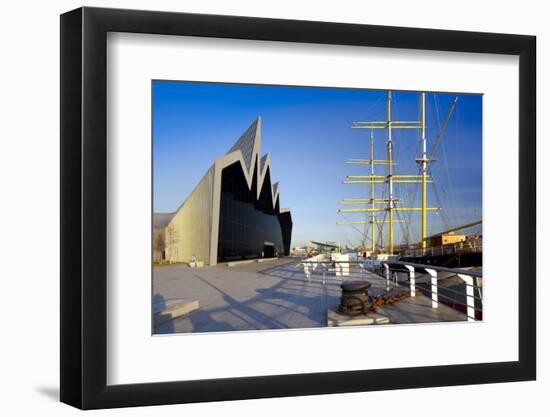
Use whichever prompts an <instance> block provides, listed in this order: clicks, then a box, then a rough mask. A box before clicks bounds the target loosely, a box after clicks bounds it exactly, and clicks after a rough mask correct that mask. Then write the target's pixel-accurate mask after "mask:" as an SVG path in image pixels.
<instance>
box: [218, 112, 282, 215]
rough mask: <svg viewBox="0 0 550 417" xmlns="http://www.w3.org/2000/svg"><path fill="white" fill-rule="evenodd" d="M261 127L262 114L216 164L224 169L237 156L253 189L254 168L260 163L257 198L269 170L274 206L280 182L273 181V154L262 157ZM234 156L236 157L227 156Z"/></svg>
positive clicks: (249, 186) (250, 187) (249, 185)
mask: <svg viewBox="0 0 550 417" xmlns="http://www.w3.org/2000/svg"><path fill="white" fill-rule="evenodd" d="M261 128H262V119H261V117H260V116H258V118H257V119H256V120H255V121H254V122H253V123H252V124H251V125H250V126H249V127H248V129H246V130H245V132H244V133H243V134H242V135H241V136H240V137H239V139H237V141H236V142H235V144H234V145H233V146H232V147H231V149H230V150H229V151H228V152H227V154H226V156H224V157H222V158H219V159H217V160H216V164H220V165H221V166H220V168H221V169H223V168H225V167H226V166H229V165H230V164H232V163H234V161H233V160H232V159H234V158H237V159H238V160H239V161H240V162H241V168H242V170H243V174H244V176H245V178H246V182H247V184H248V188H249V189H250V190H252V182H253V181H252V180H253V176H254V168H255V166H256V163H258V181H257V189H256V198H260V192H261V190H262V186H263V184H264V181H265V180H266V177H267V174H268V172H269V177H270V178H269V181H270V183H271V184H272V185H271V197H272V202H273V208H275V206H276V204H277V199H278V198H279V183H278V182H277V183H273V182H272V181H271V169H270V167H271V156H270V154H269V153H266V154H265V155H264V156H262V157H261V158H260V147H261ZM228 156H233V157H234V158H229V159H228V158H227V157H228Z"/></svg>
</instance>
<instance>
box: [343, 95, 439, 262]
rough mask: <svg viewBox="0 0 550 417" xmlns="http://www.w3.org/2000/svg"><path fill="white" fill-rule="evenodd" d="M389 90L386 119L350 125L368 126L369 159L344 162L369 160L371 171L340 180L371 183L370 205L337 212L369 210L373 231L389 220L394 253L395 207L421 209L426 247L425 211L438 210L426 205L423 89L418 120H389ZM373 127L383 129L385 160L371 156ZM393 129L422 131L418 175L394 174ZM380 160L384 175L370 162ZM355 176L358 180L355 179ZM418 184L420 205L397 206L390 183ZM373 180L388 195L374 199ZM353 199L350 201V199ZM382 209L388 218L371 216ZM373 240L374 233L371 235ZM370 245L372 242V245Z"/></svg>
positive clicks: (427, 180) (346, 202)
mask: <svg viewBox="0 0 550 417" xmlns="http://www.w3.org/2000/svg"><path fill="white" fill-rule="evenodd" d="M391 110H392V92H391V91H388V94H387V120H385V121H367V122H355V123H354V124H353V125H352V126H351V127H352V128H353V129H371V159H370V160H359V159H352V160H350V161H348V163H352V164H370V165H371V174H370V175H348V176H347V177H346V178H348V179H353V180H352V181H344V182H343V183H344V184H370V185H371V199H370V201H369V202H368V203H370V208H359V209H340V210H338V211H339V212H341V213H372V214H373V216H372V217H371V220H370V222H372V231H373V234H374V228H375V224H377V223H389V254H390V255H393V254H394V226H393V225H394V223H399V222H402V220H394V212H395V211H421V212H422V221H421V231H420V232H421V233H420V234H421V242H422V248H425V247H426V239H427V216H426V214H427V212H428V211H432V210H439V208H437V207H427V204H426V202H427V186H426V184H427V183H429V182H433V180H432V178H431V176H429V175H428V162H429V161H430V160H431V156H430V158H429V159H428V157H427V143H426V142H427V140H426V114H425V113H426V93H424V92H422V93H421V120H420V121H397V120H392V114H391ZM373 129H387V133H388V136H387V142H386V145H387V159H386V160H378V161H377V160H375V159H374V156H373V153H374V145H373V139H372V138H373V133H372V132H373ZM393 129H420V130H421V133H422V158H421V159H420V160H418V162H419V163H420V164H421V174H420V175H394V169H393V166H394V162H393V140H392V130H393ZM376 164H383V165H387V168H388V169H387V175H386V176H385V177H384V176H382V175H375V173H374V165H376ZM355 179H358V180H355ZM418 183H421V184H422V206H421V207H397V206H396V203H397V202H398V201H399V200H398V199H396V198H394V185H397V184H418ZM375 184H384V185H387V187H388V198H387V199H376V197H375V194H374V191H373V189H374V186H375ZM350 201H353V202H350ZM365 203H366V201H365V202H362V201H360V199H348V200H344V201H342V204H365ZM379 203H385V207H377V206H376V204H379ZM384 211H386V212H387V213H388V214H389V220H387V221H386V220H382V221H378V220H376V219H375V217H374V213H378V212H384ZM359 223H365V222H339V224H359ZM373 240H374V237H373ZM373 246H374V245H373Z"/></svg>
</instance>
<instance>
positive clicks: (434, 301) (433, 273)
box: [424, 268, 439, 308]
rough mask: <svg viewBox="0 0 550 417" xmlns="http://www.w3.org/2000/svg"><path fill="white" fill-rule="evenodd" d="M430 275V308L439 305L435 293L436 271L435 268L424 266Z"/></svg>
mask: <svg viewBox="0 0 550 417" xmlns="http://www.w3.org/2000/svg"><path fill="white" fill-rule="evenodd" d="M424 269H425V270H426V272H427V273H428V274H430V277H431V284H432V308H437V307H438V306H439V297H438V294H437V271H436V270H435V269H429V268H424Z"/></svg>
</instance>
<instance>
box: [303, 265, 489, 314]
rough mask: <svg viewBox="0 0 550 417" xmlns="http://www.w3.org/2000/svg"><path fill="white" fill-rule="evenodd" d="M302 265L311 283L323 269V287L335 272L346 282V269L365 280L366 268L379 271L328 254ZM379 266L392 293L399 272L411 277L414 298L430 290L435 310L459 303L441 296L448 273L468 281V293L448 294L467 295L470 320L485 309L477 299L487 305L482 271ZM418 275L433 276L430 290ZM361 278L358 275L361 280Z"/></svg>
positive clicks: (466, 290) (433, 267) (446, 290)
mask: <svg viewBox="0 0 550 417" xmlns="http://www.w3.org/2000/svg"><path fill="white" fill-rule="evenodd" d="M339 264H344V266H343V267H342V266H339ZM301 265H302V266H303V268H304V273H305V275H306V277H307V279H308V282H311V276H312V274H313V272H314V271H315V270H319V269H320V271H321V273H322V276H323V285H325V284H326V277H327V274H329V273H330V274H331V275H332V273H334V276H335V277H336V278H337V279H339V280H340V281H341V280H342V279H343V274H342V273H341V271H342V270H343V269H344V268H346V269H347V270H349V271H350V273H353V272H355V274H357V275H358V274H360V275H361V278H363V274H364V273H363V271H364V270H365V269H368V270H370V271H375V270H376V269H377V267H376V264H373V263H372V262H367V261H349V260H346V261H339V260H331V259H329V258H328V257H327V256H325V255H317V256H315V257H313V258H309V259H303V260H302V261H301ZM350 265H357V266H358V268H350ZM379 266H380V267H381V268H382V271H381V273H382V276H378V275H376V276H377V277H379V278H380V279H385V284H386V289H387V290H389V289H390V288H391V287H392V286H395V287H397V286H398V285H400V284H399V273H404V274H407V276H408V281H409V289H410V292H411V297H415V296H416V294H417V292H418V291H421V290H422V289H423V290H424V291H427V292H428V294H429V295H430V296H431V301H432V308H438V307H439V302H440V301H439V300H440V298H443V299H444V300H449V301H452V302H453V303H455V304H458V303H457V300H456V299H452V298H450V297H449V296H446V295H443V294H441V292H440V291H439V282H438V281H439V280H440V279H441V275H442V273H445V275H446V276H447V278H449V277H450V276H457V277H459V278H460V279H461V280H462V281H463V282H464V285H465V294H464V293H463V292H460V291H457V290H454V289H452V288H445V292H448V293H455V294H458V295H462V296H464V295H466V316H467V318H468V321H475V320H476V314H475V313H476V310H477V311H480V312H481V309H478V308H476V306H475V302H476V300H478V301H479V302H480V303H483V297H482V290H481V288H482V283H481V279H482V273H481V272H478V271H470V270H465V269H460V268H445V267H441V266H434V265H423V264H415V263H411V262H401V261H392V262H387V261H382V262H380V263H379ZM357 269H359V271H356V270H357ZM418 274H421V275H424V274H427V275H428V276H429V283H428V288H422V287H420V286H419V285H418V284H417V278H418ZM449 274H451V275H449ZM348 275H350V274H349V273H348V274H346V276H348ZM357 275H355V276H356V277H357V278H359V277H358V276H357ZM371 276H372V275H371ZM476 289H477V292H478V294H477V295H475V290H476Z"/></svg>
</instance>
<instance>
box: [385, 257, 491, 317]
mask: <svg viewBox="0 0 550 417" xmlns="http://www.w3.org/2000/svg"><path fill="white" fill-rule="evenodd" d="M382 265H383V267H384V269H385V272H386V273H385V275H386V285H387V286H388V285H389V283H390V275H391V272H408V274H409V287H410V292H411V296H413V297H414V296H415V295H416V289H417V285H416V274H417V273H421V274H428V275H429V276H430V289H429V290H428V292H429V293H430V294H431V298H432V308H438V307H439V297H444V298H447V299H450V298H449V297H445V296H443V295H441V294H439V285H438V279H439V276H438V275H439V273H441V272H444V273H447V274H449V273H450V274H453V275H456V276H457V277H459V278H460V279H462V281H464V284H465V287H466V316H467V317H468V321H475V320H476V315H475V312H476V307H475V300H476V299H478V300H479V301H480V302H483V298H482V294H481V287H482V286H481V285H480V284H481V279H482V277H483V274H482V273H481V272H478V271H469V270H466V269H460V268H445V267H442V266H434V265H422V264H414V263H410V262H391V263H390V262H382ZM396 279H397V277H396ZM474 289H477V290H478V292H479V295H478V296H476V295H474ZM446 291H450V292H457V291H454V290H452V289H450V288H446Z"/></svg>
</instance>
